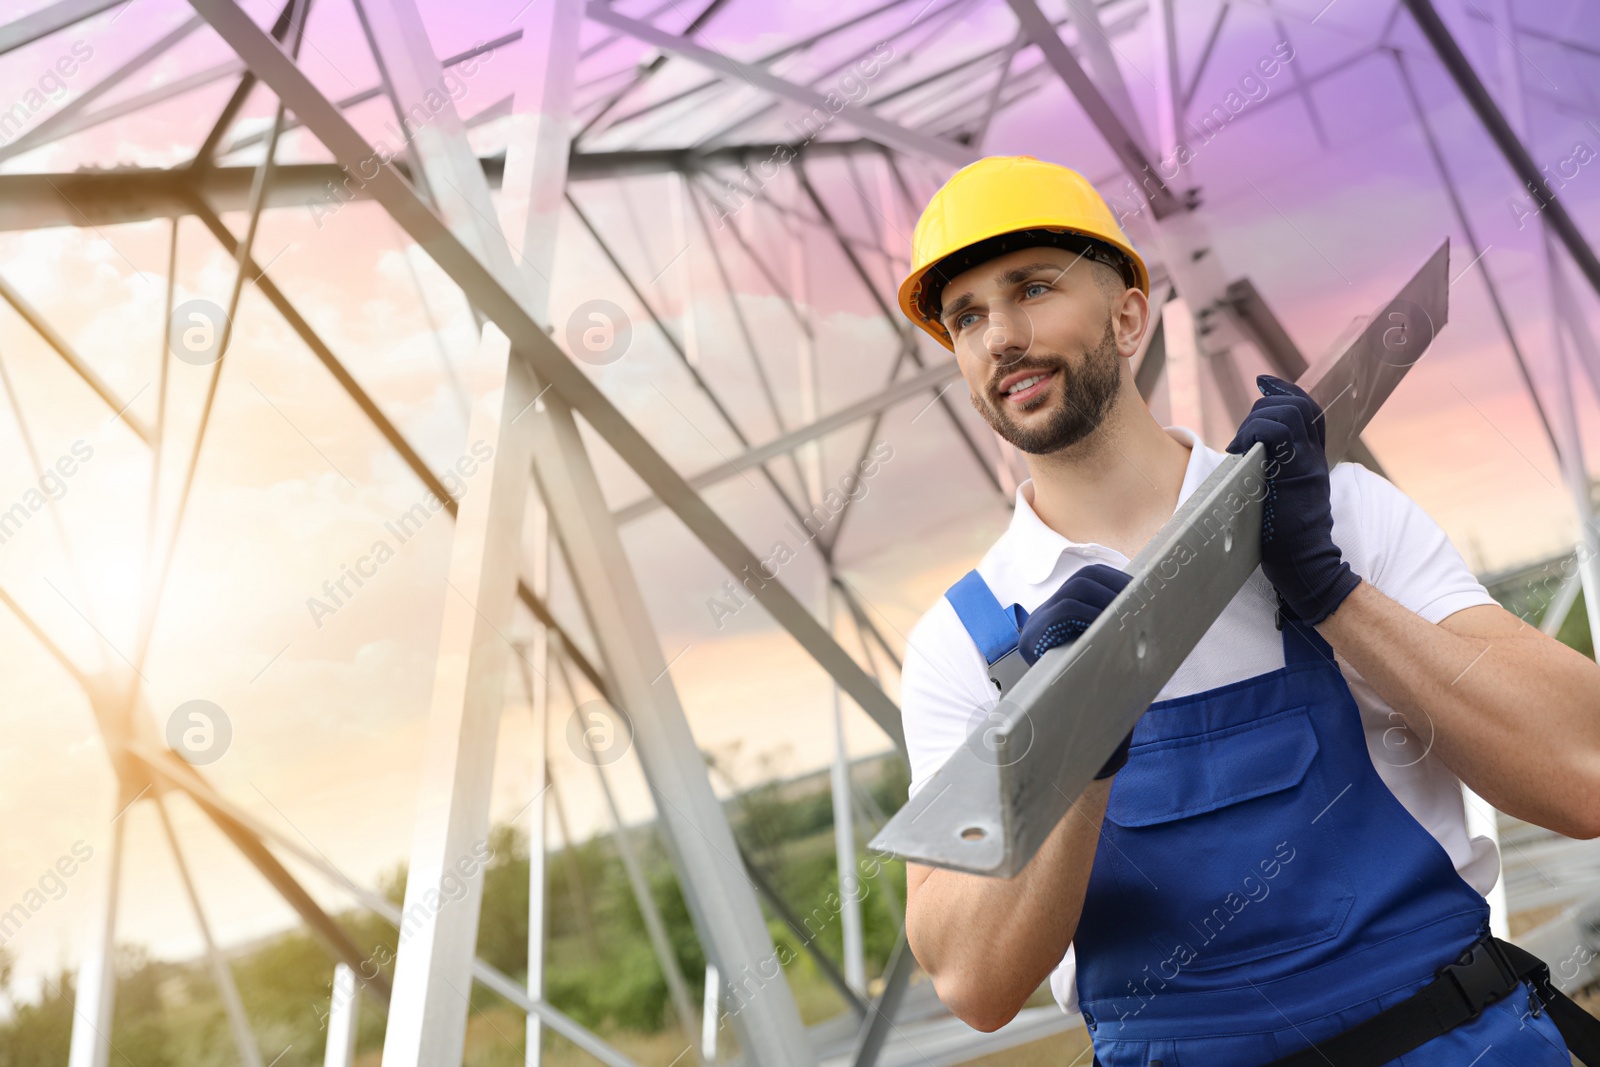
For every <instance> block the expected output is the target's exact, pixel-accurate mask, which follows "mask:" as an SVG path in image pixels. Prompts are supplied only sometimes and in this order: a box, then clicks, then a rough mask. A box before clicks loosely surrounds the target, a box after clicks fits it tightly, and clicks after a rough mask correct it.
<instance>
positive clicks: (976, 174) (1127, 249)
mask: <svg viewBox="0 0 1600 1067" xmlns="http://www.w3.org/2000/svg"><path fill="white" fill-rule="evenodd" d="M1084 238H1089V240H1087V241H1085V240H1084ZM1036 245H1059V246H1062V247H1066V248H1070V249H1072V250H1073V251H1079V250H1083V251H1084V256H1085V258H1088V259H1095V260H1099V261H1100V262H1102V263H1106V264H1108V265H1109V266H1112V267H1114V268H1117V269H1118V270H1120V271H1121V272H1122V276H1123V278H1124V279H1125V280H1126V281H1127V283H1128V287H1129V288H1138V289H1140V290H1142V291H1143V292H1144V294H1145V295H1146V296H1149V295H1150V272H1149V270H1148V269H1147V268H1146V267H1145V265H1144V260H1143V259H1142V258H1140V256H1139V253H1138V252H1136V251H1134V248H1133V245H1132V243H1131V242H1129V240H1128V237H1127V235H1126V234H1124V233H1123V232H1122V227H1121V226H1119V225H1117V219H1116V216H1115V215H1113V214H1112V213H1111V208H1110V207H1109V206H1108V205H1107V204H1106V202H1105V200H1104V198H1102V197H1101V196H1100V194H1099V193H1097V192H1095V188H1094V186H1092V185H1090V184H1089V180H1088V179H1087V178H1085V177H1084V176H1083V175H1081V174H1079V173H1078V172H1077V171H1075V170H1071V169H1069V168H1067V167H1062V166H1058V165H1056V164H1054V163H1045V162H1042V161H1041V160H1038V159H1035V158H1034V157H1033V156H989V157H987V158H984V159H980V160H978V161H977V162H976V163H969V164H967V165H966V166H965V167H962V168H961V169H960V170H958V171H956V172H955V173H954V174H952V175H951V176H950V180H949V181H947V182H945V183H944V185H943V186H942V187H941V188H940V189H939V191H938V192H937V193H934V194H933V199H932V200H930V201H928V206H927V207H926V208H925V209H923V212H922V217H921V218H920V219H918V220H917V228H916V231H915V232H914V233H913V234H912V235H911V273H910V274H909V275H908V276H907V277H906V280H905V281H903V282H901V283H900V310H901V311H903V312H905V314H906V317H907V318H909V319H910V320H911V321H912V322H914V323H916V324H917V325H918V326H920V327H922V328H923V329H924V330H926V331H927V332H928V333H929V334H931V335H932V336H933V338H934V339H935V340H936V341H938V342H939V343H940V344H942V345H944V346H945V347H946V348H948V349H951V350H952V351H954V349H955V345H954V344H953V343H952V342H951V339H950V334H949V333H948V332H947V331H946V330H945V328H944V326H943V324H941V323H940V322H939V317H938V307H937V306H936V305H934V304H932V302H931V299H932V298H936V297H937V296H938V294H939V292H940V290H942V289H943V288H944V284H945V282H947V281H949V280H950V279H951V278H953V277H955V276H956V275H957V274H960V273H961V272H962V271H964V270H970V269H971V268H972V267H975V266H977V265H978V264H979V263H982V262H984V261H985V260H989V259H993V258H994V257H996V256H998V255H1002V254H1004V253H1006V252H1010V251H1014V250H1015V249H1018V248H1030V247H1034V246H1036ZM1119 253H1120V254H1119Z"/></svg>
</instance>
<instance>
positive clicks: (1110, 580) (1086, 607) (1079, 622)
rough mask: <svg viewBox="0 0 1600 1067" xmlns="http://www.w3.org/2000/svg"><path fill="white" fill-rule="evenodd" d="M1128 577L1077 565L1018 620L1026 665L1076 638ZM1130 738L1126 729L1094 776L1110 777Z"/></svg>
mask: <svg viewBox="0 0 1600 1067" xmlns="http://www.w3.org/2000/svg"><path fill="white" fill-rule="evenodd" d="M1132 580H1133V576H1132V575H1130V574H1127V573H1125V572H1123V571H1119V570H1117V568H1115V567H1108V566H1106V565H1105V564H1104V563H1091V564H1089V565H1088V566H1087V567H1080V568H1078V570H1077V571H1076V572H1075V573H1074V574H1073V575H1072V577H1071V578H1068V579H1067V580H1066V581H1064V582H1062V583H1061V588H1060V589H1057V590H1056V591H1055V592H1054V593H1052V594H1051V595H1050V599H1049V600H1046V601H1045V602H1044V603H1043V604H1040V605H1039V607H1038V610H1036V611H1034V612H1033V613H1032V614H1031V615H1029V616H1028V621H1027V622H1025V623H1023V624H1022V633H1021V634H1020V635H1019V636H1018V651H1020V652H1021V653H1022V658H1023V659H1024V660H1025V661H1026V662H1027V664H1028V666H1030V667H1031V666H1033V665H1034V664H1035V663H1037V662H1038V661H1039V657H1040V656H1042V655H1044V654H1045V653H1046V652H1048V651H1050V649H1052V648H1056V647H1057V646H1059V645H1065V644H1070V643H1071V642H1073V641H1076V640H1077V639H1078V637H1079V635H1080V634H1082V633H1083V631H1085V630H1087V629H1088V628H1089V624H1090V623H1092V622H1094V620H1095V619H1097V618H1099V617H1100V613H1101V612H1102V611H1104V610H1106V607H1107V606H1108V605H1110V603H1111V602H1112V601H1113V600H1115V599H1116V596H1117V594H1118V593H1120V592H1122V590H1123V589H1124V588H1125V587H1126V586H1127V584H1128V583H1129V582H1130V581H1132ZM1132 741H1133V731H1132V730H1130V731H1128V736H1127V737H1125V738H1123V739H1122V744H1121V745H1119V746H1117V750H1116V751H1115V752H1113V753H1112V754H1111V758H1110V759H1108V760H1106V762H1105V766H1103V767H1101V768H1100V773H1098V774H1096V775H1095V777H1096V778H1110V777H1111V776H1112V775H1113V774H1116V773H1117V772H1118V771H1120V770H1121V769H1122V765H1123V764H1125V763H1127V762H1128V745H1129V744H1130V743H1131V742H1132Z"/></svg>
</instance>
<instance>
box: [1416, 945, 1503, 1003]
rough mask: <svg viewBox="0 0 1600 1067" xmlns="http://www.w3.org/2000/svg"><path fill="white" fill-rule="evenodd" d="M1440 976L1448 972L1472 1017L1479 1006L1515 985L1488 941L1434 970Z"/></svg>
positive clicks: (1497, 953) (1474, 946) (1498, 951)
mask: <svg viewBox="0 0 1600 1067" xmlns="http://www.w3.org/2000/svg"><path fill="white" fill-rule="evenodd" d="M1435 973H1436V974H1437V975H1438V976H1439V977H1440V978H1443V977H1444V976H1445V975H1447V974H1448V975H1449V976H1450V978H1451V979H1452V980H1454V982H1455V984H1456V988H1457V989H1458V990H1460V992H1461V996H1462V998H1463V999H1464V1000H1465V1001H1466V1002H1467V1007H1468V1008H1469V1009H1470V1010H1471V1012H1472V1014H1471V1015H1470V1016H1468V1018H1472V1019H1476V1018H1477V1017H1478V1016H1479V1015H1481V1014H1482V1013H1483V1009H1484V1008H1486V1007H1488V1006H1489V1005H1490V1004H1492V1003H1494V1002H1495V1001H1497V1000H1499V999H1500V998H1501V997H1503V996H1505V995H1506V994H1507V993H1509V992H1511V990H1512V989H1513V988H1515V986H1516V984H1517V976H1516V972H1515V971H1514V970H1513V969H1512V967H1511V964H1510V963H1509V962H1508V961H1507V960H1506V959H1505V958H1504V957H1503V955H1502V954H1501V952H1500V950H1499V948H1498V947H1497V946H1496V945H1495V944H1494V943H1493V942H1492V941H1490V940H1488V939H1484V940H1482V941H1478V942H1476V943H1474V944H1473V945H1472V946H1471V947H1469V948H1468V949H1467V950H1466V951H1465V952H1463V953H1462V954H1461V957H1460V958H1459V959H1458V960H1456V962H1454V963H1448V964H1445V965H1444V966H1443V967H1440V968H1439V970H1438V971H1437V972H1435Z"/></svg>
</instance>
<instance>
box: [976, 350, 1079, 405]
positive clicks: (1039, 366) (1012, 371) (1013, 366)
mask: <svg viewBox="0 0 1600 1067" xmlns="http://www.w3.org/2000/svg"><path fill="white" fill-rule="evenodd" d="M1066 369H1067V361H1066V360H1064V359H1052V360H1051V361H1049V362H1048V363H1044V362H1039V361H1037V360H1031V359H1030V360H1019V361H1018V362H1016V363H1009V364H1007V365H1006V366H1004V367H1001V368H999V369H998V370H997V371H996V372H995V373H994V374H993V375H992V376H991V377H990V378H989V392H990V393H992V394H994V395H995V396H1000V395H1001V393H1000V383H1001V382H1003V381H1005V380H1006V379H1007V378H1010V377H1012V376H1013V375H1016V374H1018V373H1021V372H1024V371H1037V372H1040V373H1044V372H1048V371H1065V370H1066Z"/></svg>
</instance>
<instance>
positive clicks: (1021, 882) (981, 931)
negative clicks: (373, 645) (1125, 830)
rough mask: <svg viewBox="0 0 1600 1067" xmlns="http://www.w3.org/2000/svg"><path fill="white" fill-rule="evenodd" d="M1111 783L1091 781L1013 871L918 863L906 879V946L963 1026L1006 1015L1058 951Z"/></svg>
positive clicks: (994, 1024)
mask: <svg viewBox="0 0 1600 1067" xmlns="http://www.w3.org/2000/svg"><path fill="white" fill-rule="evenodd" d="M1112 781H1113V779H1110V778H1107V779H1103V780H1100V781H1096V782H1093V783H1092V784H1091V785H1090V786H1089V788H1088V789H1086V790H1085V791H1084V793H1083V795H1082V796H1081V797H1079V798H1078V801H1077V803H1076V804H1074V805H1073V806H1072V808H1071V809H1070V810H1068V812H1067V813H1066V815H1064V816H1062V819H1061V821H1060V822H1059V823H1058V824H1056V828H1055V829H1054V830H1053V831H1051V833H1050V836H1049V837H1048V838H1046V839H1045V843H1044V844H1043V845H1042V846H1041V847H1040V849H1039V851H1038V852H1037V853H1035V854H1034V857H1033V859H1032V860H1031V861H1029V863H1028V865H1027V866H1026V867H1024V868H1023V869H1022V872H1021V873H1020V874H1018V875H1017V876H1016V877H1015V878H985V877H982V876H980V875H975V874H963V873H961V872H960V871H947V870H937V869H935V870H928V869H927V868H923V869H922V872H921V874H922V877H921V880H920V881H917V880H916V879H915V878H914V877H912V878H911V880H910V881H909V882H908V887H909V892H908V894H907V898H908V899H907V908H906V936H907V939H908V941H909V943H910V945H911V950H912V952H913V953H914V954H915V955H916V957H917V962H918V963H920V964H921V965H922V968H923V970H925V971H927V972H928V974H929V975H930V976H932V978H933V981H934V988H935V989H936V990H937V991H938V993H939V999H940V1000H941V1001H943V1002H944V1004H945V1006H946V1007H948V1008H949V1009H950V1010H951V1011H953V1012H954V1013H955V1014H956V1015H957V1016H959V1017H960V1018H961V1019H962V1020H963V1021H965V1022H966V1023H968V1024H969V1025H971V1026H974V1027H976V1028H978V1029H980V1030H995V1029H998V1028H999V1027H1001V1026H1003V1025H1004V1024H1005V1023H1006V1022H1008V1021H1010V1019H1011V1018H1012V1016H1014V1015H1015V1014H1016V1013H1017V1011H1018V1010H1019V1009H1020V1008H1021V1007H1022V1005H1023V1004H1024V1003H1025V1002H1026V1001H1027V999H1028V997H1029V996H1030V995H1031V994H1032V993H1033V991H1034V990H1035V989H1037V988H1038V987H1039V983H1040V982H1042V981H1044V979H1045V978H1046V977H1047V976H1048V975H1049V974H1050V972H1051V971H1052V970H1054V969H1055V967H1056V965H1057V964H1059V963H1060V962H1061V957H1062V956H1064V955H1065V954H1066V951H1067V946H1068V945H1070V944H1071V943H1072V936H1073V934H1074V933H1075V932H1076V930H1077V926H1078V917H1079V916H1080V915H1081V914H1082V912H1083V899H1084V894H1085V893H1086V892H1087V890H1088V887H1089V872H1090V871H1091V870H1092V869H1093V867H1094V852H1095V846H1096V845H1097V844H1098V842H1099V838H1100V823H1101V820H1102V819H1103V818H1104V817H1105V811H1106V800H1107V798H1108V797H1109V796H1110V794H1111V782H1112ZM908 877H910V876H908Z"/></svg>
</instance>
